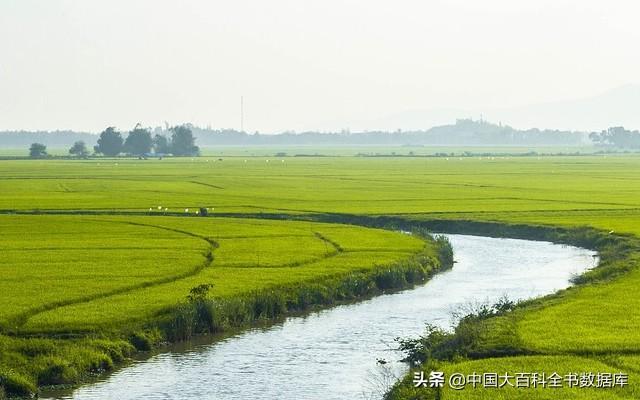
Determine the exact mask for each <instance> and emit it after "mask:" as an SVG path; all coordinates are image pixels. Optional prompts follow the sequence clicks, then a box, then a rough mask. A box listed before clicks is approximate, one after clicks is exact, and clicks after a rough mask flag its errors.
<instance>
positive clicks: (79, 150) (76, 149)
mask: <svg viewBox="0 0 640 400" xmlns="http://www.w3.org/2000/svg"><path fill="white" fill-rule="evenodd" d="M69 154H71V155H72V156H76V157H81V158H85V157H87V156H88V155H89V150H87V145H86V144H85V143H84V142H83V141H82V140H78V141H77V142H75V143H74V144H73V146H71V148H70V149H69Z"/></svg>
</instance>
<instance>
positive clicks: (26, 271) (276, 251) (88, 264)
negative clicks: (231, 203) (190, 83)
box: [0, 215, 450, 396]
mask: <svg viewBox="0 0 640 400" xmlns="http://www.w3.org/2000/svg"><path fill="white" fill-rule="evenodd" d="M0 223H2V224H3V225H2V226H3V231H4V232H6V233H8V235H6V236H4V237H3V239H2V246H3V248H5V249H6V250H7V251H6V252H4V253H3V256H2V260H3V265H6V266H10V267H11V269H9V270H7V269H6V267H5V272H6V273H8V274H11V275H5V279H3V280H2V282H0V284H1V285H2V287H3V290H2V291H1V293H2V295H1V297H2V300H3V304H5V305H6V307H4V308H3V310H2V313H1V315H0V317H1V318H2V329H3V334H2V335H0V349H1V351H0V366H1V367H0V377H1V380H0V382H1V383H2V387H3V390H4V392H6V393H8V394H10V395H21V396H27V395H29V394H31V393H35V392H36V390H37V387H38V386H42V385H59V384H69V383H76V382H80V381H82V380H84V379H86V378H87V376H88V375H91V374H95V373H99V372H101V371H105V370H109V369H112V368H113V367H114V365H117V364H118V363H120V362H122V361H123V360H125V359H126V358H127V357H128V356H129V355H131V354H132V352H134V351H137V350H142V351H144V350H149V349H151V348H153V347H155V346H157V345H159V344H161V343H162V342H163V341H178V340H186V339H189V338H190V337H191V336H192V335H196V334H210V333H219V332H225V331H227V330H230V329H238V328H242V327H245V326H249V325H252V324H254V323H255V322H257V321H268V320H274V319H277V318H280V317H283V316H285V315H287V314H288V313H291V312H300V311H305V310H308V309H309V308H312V307H318V306H329V305H331V304H335V303H339V302H345V301H352V300H356V299H360V298H364V297H369V296H372V295H375V294H376V293H379V292H381V291H384V290H393V289H399V288H404V287H407V286H410V285H413V284H416V283H421V282H424V280H425V279H427V278H428V277H429V276H430V275H431V274H433V273H434V272H435V271H436V270H437V269H438V268H440V265H442V262H441V259H442V260H444V262H445V264H446V263H447V262H450V259H449V258H443V257H442V256H441V255H440V254H439V251H438V249H439V248H441V247H442V246H443V245H446V243H445V242H435V241H433V240H431V239H429V238H428V237H426V236H423V237H421V236H420V235H419V232H417V233H418V234H417V235H412V236H410V235H404V234H400V233H396V232H391V231H386V230H380V229H369V228H364V227H356V226H345V225H338V224H328V223H312V222H303V221H267V220H254V219H237V218H215V219H213V218H192V217H165V216H155V217H149V216H147V217H135V216H123V217H114V216H87V217H85V216H81V215H74V216H59V215H53V216H49V215H38V216H31V215H19V216H0ZM96 257H98V258H96ZM447 260H449V261H447ZM9 276H10V279H6V277H9ZM203 285H205V286H203ZM198 287H200V288H201V289H203V290H200V291H198V290H192V289H194V288H198ZM39 292H40V293H41V294H39ZM0 393H2V392H0Z"/></svg>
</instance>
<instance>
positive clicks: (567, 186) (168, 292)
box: [0, 149, 640, 399]
mask: <svg viewBox="0 0 640 400" xmlns="http://www.w3.org/2000/svg"><path fill="white" fill-rule="evenodd" d="M236 150H237V151H240V150H238V149H236ZM236 150H234V152H235V153H233V154H234V155H235V156H234V157H228V155H229V153H226V154H223V157H222V158H223V161H218V157H217V156H216V157H211V158H208V157H203V158H195V159H189V158H187V159H164V160H147V161H139V160H131V159H100V160H76V161H73V160H47V161H43V160H33V161H32V160H5V161H0V193H2V195H1V196H0V210H4V212H5V213H6V212H12V211H11V210H14V211H18V212H23V213H27V214H32V213H34V212H37V211H38V210H49V211H54V212H69V213H70V212H74V211H77V212H78V214H79V215H57V216H52V215H0V248H1V249H2V252H0V268H1V269H2V273H3V275H2V276H3V279H2V280H0V298H2V300H3V305H5V304H6V305H7V306H6V307H3V309H2V310H0V327H2V329H5V330H7V332H12V333H18V335H21V334H26V333H28V334H45V335H49V334H53V333H55V334H60V333H65V332H66V333H68V332H76V333H77V332H85V331H87V330H92V331H94V332H100V333H103V334H104V333H105V332H112V331H113V330H116V331H117V330H118V329H121V328H122V327H125V326H126V327H132V326H135V324H136V323H137V322H136V321H138V322H139V321H149V320H153V319H155V318H157V317H158V315H164V314H163V313H166V312H169V311H170V310H172V307H173V306H175V305H176V304H177V303H179V302H180V301H182V300H184V298H185V296H186V295H187V294H188V292H189V289H190V288H192V287H193V286H196V285H198V284H201V283H213V284H214V288H213V289H212V292H211V294H212V296H213V298H218V299H237V298H244V297H243V296H246V295H250V294H251V293H254V292H253V291H256V290H268V289H269V288H274V287H283V285H284V286H287V285H297V284H309V283H310V282H315V281H317V280H318V279H333V277H335V276H346V275H347V274H349V273H352V272H353V271H373V270H375V268H376V266H378V265H389V264H393V263H397V262H398V261H400V260H405V259H407V258H408V257H410V256H411V254H415V253H416V252H418V251H420V249H421V247H422V242H421V241H419V240H417V239H415V238H412V237H409V236H406V235H401V234H397V233H393V232H388V231H381V230H372V229H365V228H357V227H354V226H348V225H340V224H325V223H313V222H304V221H298V222H294V221H276V220H262V219H260V220H259V219H246V218H245V219H243V218H209V219H204V218H195V217H190V218H179V217H171V216H164V215H162V214H164V213H165V212H164V211H161V212H160V211H157V207H158V206H162V208H163V210H164V208H165V207H166V208H168V213H177V214H180V215H187V212H186V211H185V209H187V208H188V209H189V210H190V211H189V213H188V214H191V215H193V212H194V210H195V209H197V208H198V207H210V208H211V207H213V208H214V210H213V211H212V212H213V214H214V215H216V214H222V215H231V214H234V215H235V216H239V217H242V216H243V215H245V214H247V215H249V214H251V216H255V214H258V215H259V214H260V213H275V214H280V215H291V216H296V215H297V216H299V215H301V214H311V215H313V214H318V215H320V214H323V213H333V214H340V213H342V214H360V215H394V216H398V217H399V218H404V219H405V220H415V221H422V220H432V219H464V220H474V221H497V222H500V223H506V224H511V223H524V224H534V225H538V224H542V225H546V226H564V227H570V228H573V227H579V226H591V227H593V228H596V229H599V230H601V231H602V232H605V233H606V232H609V231H614V232H613V233H614V234H621V235H630V236H631V237H633V238H638V237H640V175H638V171H640V157H636V156H629V155H626V156H625V155H619V156H596V155H593V156H582V157H526V158H523V157H507V156H505V157H489V158H487V157H472V158H458V157H450V158H449V159H446V158H382V157H381V158H353V157H318V158H313V157H310V158H308V157H304V158H295V157H288V158H284V162H282V161H281V160H282V159H281V158H274V157H266V156H265V157H262V156H258V157H250V156H249V155H247V156H246V158H245V157H243V154H239V153H237V151H236ZM262 150H264V149H262ZM431 150H433V151H439V149H425V152H427V151H431ZM219 151H220V152H222V151H225V152H226V151H227V149H220V150H219ZM242 151H245V150H242ZM256 154H258V153H256ZM261 154H262V153H261ZM340 154H341V155H343V154H345V153H340ZM216 155H217V153H216ZM245 160H246V161H245ZM267 160H269V162H267ZM149 208H152V211H151V212H149ZM87 212H94V213H98V215H81V214H86V213H87ZM127 212H133V213H137V214H140V215H122V216H109V215H106V213H127ZM144 214H152V216H151V215H144ZM333 218H334V220H335V221H338V219H339V218H340V217H339V216H337V215H334V217H333ZM634 240H635V239H634ZM209 252H211V253H212V254H213V262H212V263H210V264H209V258H208V253H209ZM615 263H616V264H615V268H617V269H616V271H617V272H618V273H617V275H615V277H612V278H607V279H604V280H600V281H599V282H593V283H587V284H584V285H582V286H580V287H577V288H574V289H571V290H568V291H565V292H563V293H561V294H560V295H558V296H554V297H551V298H549V299H546V300H543V301H540V302H536V303H534V304H532V305H531V306H530V307H528V308H525V309H522V310H518V311H516V312H514V313H513V314H512V315H509V316H508V317H505V318H504V319H502V320H501V321H502V322H504V323H496V324H495V325H493V327H492V328H491V332H489V336H491V335H493V337H494V338H496V340H497V342H500V341H502V343H504V342H505V341H510V342H512V343H516V344H517V345H518V346H519V347H520V349H521V350H523V351H524V352H525V353H536V354H537V356H536V357H533V358H532V357H530V356H514V357H511V358H509V359H486V360H476V361H466V360H465V361H462V362H461V363H457V364H456V363H451V364H447V365H445V366H444V367H445V368H450V369H454V368H458V367H459V368H476V367H478V368H481V367H482V368H485V367H486V368H497V367H501V368H502V369H504V368H507V367H508V368H511V367H513V368H515V367H516V366H518V367H519V368H520V367H521V368H526V369H529V370H533V369H538V370H541V371H549V370H551V369H553V368H556V367H557V368H562V369H563V370H569V369H572V368H578V367H581V369H586V368H591V367H593V368H598V369H600V368H605V367H606V368H613V369H621V370H625V371H628V372H630V373H631V374H632V377H631V380H632V382H634V380H637V379H640V334H639V333H638V332H640V329H639V328H640V304H639V303H640V296H638V295H637V292H638V291H637V288H638V287H640V269H638V268H637V267H638V264H639V263H640V254H639V253H638V251H637V249H634V250H633V251H632V252H631V253H630V254H626V253H625V254H621V258H620V259H619V260H616V261H615ZM194 271H195V272H194ZM612 276H613V275H612ZM42 278H44V279H42ZM119 327H120V328H119ZM110 337H111V336H110ZM6 340H8V339H6ZM12 340H28V339H23V338H20V337H18V338H15V339H12ZM51 340H53V339H51ZM4 343H8V344H4V345H3V347H0V349H3V350H2V351H0V352H4V353H3V354H5V355H6V354H8V353H7V352H10V351H11V349H12V348H13V347H15V343H14V344H12V343H13V342H8V341H5V342H4ZM64 343H67V342H64ZM20 354H22V353H20ZM49 355H51V354H49ZM56 357H57V356H56ZM15 358H20V357H18V356H15ZM2 360H7V357H4V358H2ZM2 363H4V364H7V361H2ZM18 364H19V363H18ZM18 364H15V365H18ZM7 365H8V364H7ZM12 365H13V364H12ZM24 371H27V372H24V374H25V376H32V375H33V372H29V371H28V370H27V369H24ZM632 386H633V387H632V388H630V389H627V390H618V391H615V393H607V394H606V395H611V394H613V395H615V396H617V397H619V398H635V397H637V396H636V394H637V389H636V387H637V386H634V385H632ZM405 389H406V388H405ZM407 393H409V392H407ZM498 393H499V394H496V393H491V392H483V391H477V392H474V394H473V396H476V397H474V398H500V397H495V396H497V395H500V396H507V397H504V398H511V397H508V396H509V395H510V394H511V393H507V392H504V393H503V392H498ZM528 395H530V396H529V397H527V398H545V397H543V396H545V395H548V394H547V392H543V393H537V392H536V393H534V394H531V393H529V394H528ZM406 396H407V397H403V398H411V397H410V395H409V394H407V395H406ZM452 396H456V394H454V393H446V394H445V397H443V398H456V397H452ZM457 396H460V394H458V395H457ZM523 396H524V395H523ZM562 396H564V397H566V398H572V397H571V396H573V397H575V398H589V399H590V398H605V397H598V396H605V394H602V393H600V392H598V391H586V392H576V393H573V392H566V393H565V392H562ZM606 398H615V397H606Z"/></svg>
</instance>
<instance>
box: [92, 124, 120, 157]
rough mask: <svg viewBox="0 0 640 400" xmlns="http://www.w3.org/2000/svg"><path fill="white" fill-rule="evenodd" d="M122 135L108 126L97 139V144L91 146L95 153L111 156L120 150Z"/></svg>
mask: <svg viewBox="0 0 640 400" xmlns="http://www.w3.org/2000/svg"><path fill="white" fill-rule="evenodd" d="M122 143H123V141H122V135H121V134H120V132H118V131H116V128H114V127H112V126H110V127H108V128H107V129H105V130H104V131H103V132H102V133H101V134H100V138H99V139H98V144H97V145H96V146H94V147H93V149H94V151H95V152H96V153H101V154H104V155H105V156H109V157H113V156H117V155H118V154H120V153H121V152H122Z"/></svg>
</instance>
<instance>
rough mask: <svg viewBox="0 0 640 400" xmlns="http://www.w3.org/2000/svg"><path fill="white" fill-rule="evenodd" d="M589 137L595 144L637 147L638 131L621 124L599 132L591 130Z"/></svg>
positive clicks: (639, 133) (639, 138) (639, 144)
mask: <svg viewBox="0 0 640 400" xmlns="http://www.w3.org/2000/svg"><path fill="white" fill-rule="evenodd" d="M589 138H590V139H591V140H592V141H593V142H594V144H596V145H600V146H613V147H619V148H639V147H640V132H638V131H628V130H626V129H624V128H623V127H621V126H614V127H611V128H609V129H606V130H603V131H602V132H600V133H597V132H592V133H591V134H590V135H589Z"/></svg>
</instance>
